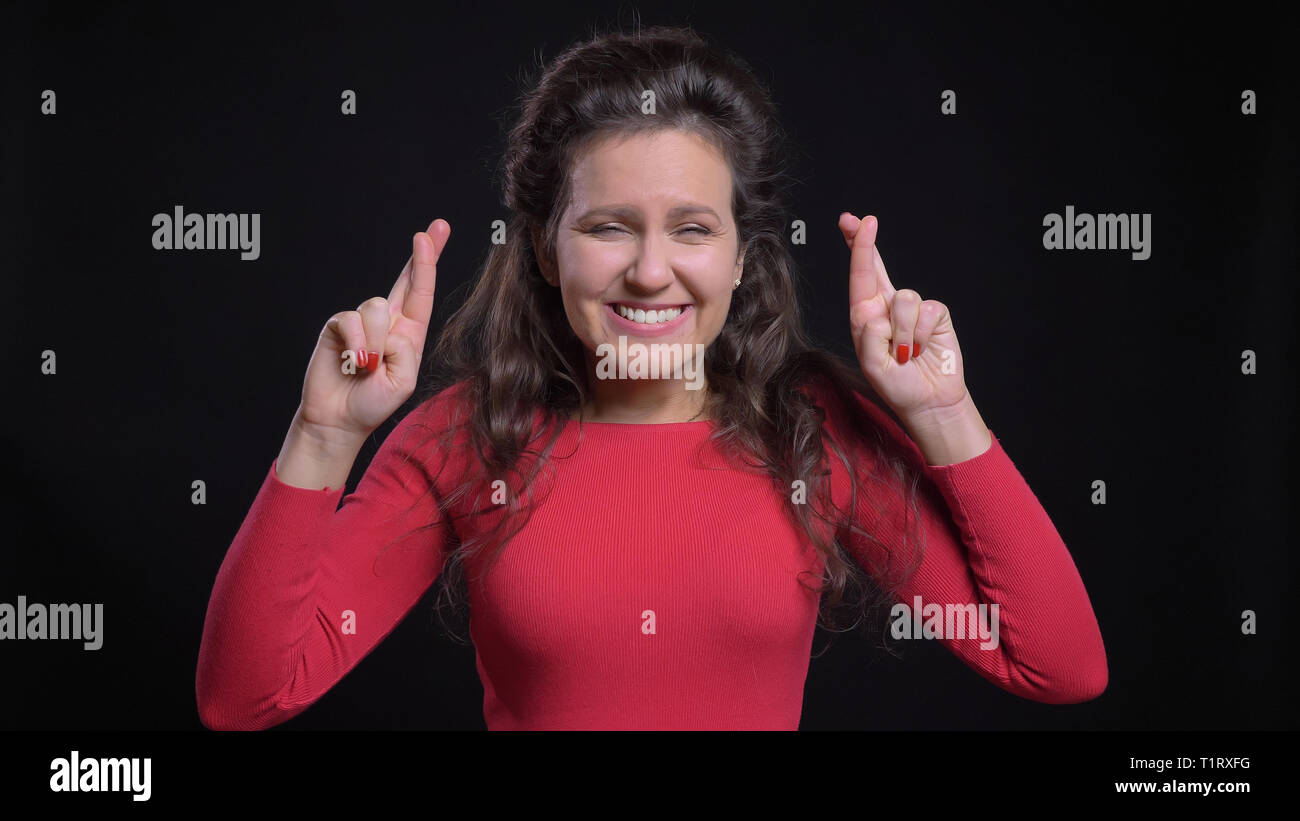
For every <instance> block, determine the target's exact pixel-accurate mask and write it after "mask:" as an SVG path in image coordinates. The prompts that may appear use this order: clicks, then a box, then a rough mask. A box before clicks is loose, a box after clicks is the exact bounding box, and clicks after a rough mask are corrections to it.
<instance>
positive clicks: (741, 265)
mask: <svg viewBox="0 0 1300 821" xmlns="http://www.w3.org/2000/svg"><path fill="white" fill-rule="evenodd" d="M744 271H745V249H744V248H741V249H740V255H739V256H738V257H736V273H735V278H736V279H740V277H741V274H743V273H744Z"/></svg>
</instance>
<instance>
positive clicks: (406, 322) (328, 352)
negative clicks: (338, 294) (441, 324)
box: [295, 219, 451, 447]
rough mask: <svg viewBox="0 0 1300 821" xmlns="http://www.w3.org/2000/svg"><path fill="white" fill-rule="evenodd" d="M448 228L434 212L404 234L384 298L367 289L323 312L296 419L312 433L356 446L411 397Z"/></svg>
mask: <svg viewBox="0 0 1300 821" xmlns="http://www.w3.org/2000/svg"><path fill="white" fill-rule="evenodd" d="M450 236H451V225H449V224H448V223H447V221H446V220H443V219H435V220H434V221H433V222H432V223H430V224H429V229H428V231H427V232H425V231H421V232H419V233H417V234H416V235H415V236H414V237H412V238H411V258H410V259H409V260H407V262H406V267H405V268H403V269H402V273H401V274H400V275H399V276H398V277H397V282H396V283H394V285H393V289H392V291H391V292H390V293H389V295H388V299H384V298H383V297H380V296H377V297H372V298H371V299H368V300H366V301H365V302H363V303H361V304H360V305H358V306H357V309H356V310H355V311H340V312H339V313H337V314H335V315H334V316H332V317H330V318H329V321H328V322H326V323H325V328H324V330H322V331H321V334H320V339H319V340H318V341H317V343H316V350H315V351H314V352H313V353H312V357H311V362H310V364H308V366H307V376H306V379H305V380H304V381H303V387H302V404H301V405H300V406H299V408H298V414H297V418H296V419H295V424H296V425H298V426H300V427H301V428H303V429H304V430H305V431H306V432H308V433H310V434H312V436H313V437H314V438H317V439H320V440H323V441H328V442H333V443H336V444H341V445H343V446H345V447H347V446H356V447H360V444H361V443H362V442H364V441H365V439H366V437H368V436H369V435H370V434H371V433H372V432H373V431H374V430H375V429H376V428H378V427H379V426H380V425H381V424H383V423H384V420H386V419H387V418H388V417H389V416H391V415H392V414H393V412H394V411H396V410H397V409H398V408H399V407H401V406H402V403H403V402H405V401H406V400H407V399H409V398H410V397H411V394H412V393H414V392H415V385H416V379H417V376H418V374H419V369H420V359H421V357H422V356H423V355H424V340H425V336H426V334H427V332H428V330H429V317H430V316H431V315H432V314H433V289H434V284H435V283H436V281H437V275H438V268H437V263H438V258H439V257H440V256H441V255H442V249H443V248H445V247H446V245H447V238H448V237H450ZM362 351H364V352H365V353H364V354H363V353H362Z"/></svg>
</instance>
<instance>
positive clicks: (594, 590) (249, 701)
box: [196, 386, 1107, 730]
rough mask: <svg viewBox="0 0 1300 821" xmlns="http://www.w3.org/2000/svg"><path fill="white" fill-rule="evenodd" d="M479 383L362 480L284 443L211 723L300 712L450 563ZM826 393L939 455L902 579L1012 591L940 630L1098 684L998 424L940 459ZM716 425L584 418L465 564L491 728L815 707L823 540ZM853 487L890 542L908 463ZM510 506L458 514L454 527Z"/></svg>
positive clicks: (225, 725) (1078, 622)
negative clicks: (455, 427) (287, 453)
mask: <svg viewBox="0 0 1300 821" xmlns="http://www.w3.org/2000/svg"><path fill="white" fill-rule="evenodd" d="M458 387H459V386H457V387H456V388H452V389H450V390H448V391H444V392H443V393H442V394H440V395H439V396H437V397H434V398H433V399H430V400H429V401H427V402H425V403H423V404H422V405H420V406H419V407H418V408H416V409H415V410H414V411H412V412H411V413H410V414H409V415H408V416H407V417H405V418H404V419H403V420H402V421H401V422H400V423H399V424H398V425H397V427H396V428H395V429H394V430H393V432H392V433H391V434H390V435H389V436H388V438H387V439H386V440H385V442H384V443H383V445H382V446H381V447H380V449H379V451H378V453H377V454H376V455H375V457H374V459H373V460H372V462H371V464H370V466H369V467H368V469H367V470H366V472H365V474H364V476H363V477H362V479H361V481H360V482H359V483H358V485H357V488H356V490H355V491H354V492H352V493H351V494H349V495H347V496H346V497H343V489H341V488H339V489H332V490H331V489H326V490H308V489H303V488H296V487H291V486H289V485H286V484H284V483H283V482H281V481H280V480H279V479H278V477H277V475H276V472H275V464H274V462H273V463H272V465H271V466H270V469H269V470H268V472H267V475H266V478H265V480H264V481H263V484H262V486H261V489H260V491H259V492H258V494H257V497H256V498H255V499H254V501H253V504H252V508H251V510H250V511H249V513H248V516H247V518H246V519H245V521H244V523H243V526H242V527H241V528H240V530H239V532H238V534H237V535H236V537H235V539H234V542H233V544H232V545H231V547H230V550H229V551H228V553H227V555H226V558H225V561H224V562H223V564H222V566H221V569H220V572H219V574H218V576H217V580H216V584H215V587H214V589H213V592H212V598H211V601H210V603H209V606H208V612H207V618H206V621H205V624H204V630H203V642H202V646H201V648H200V656H199V663H198V671H197V677H196V693H197V697H198V708H199V716H200V719H201V720H202V722H203V724H204V725H205V726H207V727H209V728H212V729H261V728H265V727H270V726H272V725H275V724H278V723H280V722H283V721H286V720H287V719H289V718H291V717H293V716H295V715H297V714H298V713H300V712H302V711H303V710H305V709H306V708H307V707H308V706H309V705H311V704H312V703H313V702H315V701H316V700H317V699H318V698H320V697H321V695H322V694H324V693H325V691H327V690H328V689H329V688H330V687H332V686H333V685H334V684H335V683H337V682H338V681H339V680H340V679H341V678H342V677H343V676H344V675H346V674H347V673H348V672H349V671H350V670H352V668H354V667H355V666H356V665H357V663H358V662H360V661H361V659H362V658H364V657H365V656H366V654H367V653H369V652H370V651H371V650H372V649H373V648H374V647H375V646H376V645H377V644H378V643H379V642H380V641H382V640H383V639H384V637H385V636H387V635H388V634H389V633H390V632H392V630H393V629H394V628H395V627H396V626H397V624H398V623H399V622H400V621H401V619H402V618H404V617H405V616H406V615H407V613H409V612H410V611H411V609H412V608H413V607H414V605H415V604H416V602H417V601H418V600H419V599H420V597H421V596H422V595H423V594H424V593H425V592H426V591H427V590H428V589H429V587H430V585H431V584H432V583H433V582H434V581H435V579H436V578H437V576H438V574H439V572H440V571H441V568H442V562H443V558H444V556H445V553H446V551H445V548H446V546H447V544H448V541H449V538H448V529H447V527H445V526H443V525H437V526H434V527H432V528H428V527H425V526H427V525H429V524H431V523H435V522H438V521H439V518H440V516H439V513H438V510H437V507H436V504H435V501H434V494H439V495H441V496H442V497H443V498H445V497H446V494H448V493H449V492H450V489H451V483H452V480H453V479H456V478H460V476H461V471H462V470H463V469H464V468H465V467H466V466H467V465H469V464H470V462H469V461H468V459H467V457H465V456H464V455H457V453H459V450H458V449H454V448H453V449H452V450H453V451H455V452H453V453H452V454H450V455H448V454H446V453H438V454H437V455H431V454H433V453H434V451H433V449H432V446H431V445H430V444H428V443H427V442H426V440H427V438H428V436H429V434H430V433H431V432H436V431H438V430H440V429H444V428H445V426H446V424H447V418H448V412H449V408H450V407H451V403H452V401H453V398H454V397H456V396H458V395H459V391H458ZM825 406H826V407H827V410H828V411H829V413H830V417H829V418H828V420H827V422H826V427H827V429H828V432H829V433H831V434H832V435H834V436H836V438H837V440H838V441H842V442H843V441H846V439H845V438H844V437H845V436H846V434H844V429H845V425H844V421H843V416H842V414H843V413H844V412H853V413H859V414H864V415H865V416H867V417H869V419H870V420H871V421H872V422H874V423H875V424H876V425H877V426H878V427H879V429H880V430H882V431H883V433H884V435H885V436H886V438H887V439H890V440H893V441H894V442H896V443H898V445H899V446H900V447H901V448H902V449H903V452H904V453H906V454H907V458H908V459H910V460H911V461H912V463H913V464H914V465H915V466H916V467H917V468H918V469H919V470H920V471H921V472H922V473H923V477H922V480H921V485H920V495H919V497H918V504H919V512H920V516H921V523H922V525H923V528H924V534H925V540H924V543H925V550H924V554H923V560H922V561H921V563H920V565H919V567H918V569H917V570H916V572H915V574H914V575H913V576H912V577H911V580H910V581H909V582H908V583H907V584H906V585H905V586H904V588H903V589H902V590H901V592H900V594H899V595H898V596H897V598H898V600H900V601H902V602H904V603H906V604H908V605H909V606H911V605H912V604H913V603H914V602H915V597H917V596H919V597H920V599H921V601H922V602H923V603H924V604H931V603H936V604H938V605H940V606H944V605H949V604H966V603H971V604H980V603H984V604H993V603H996V604H998V605H999V608H998V621H999V625H998V643H997V646H996V647H995V648H992V649H983V648H981V646H980V644H981V640H980V639H979V638H978V637H971V638H964V639H962V638H938V639H936V640H938V641H940V642H941V643H942V644H944V646H946V647H948V648H949V649H950V650H951V651H952V652H953V653H955V654H956V655H957V657H958V658H960V659H961V660H962V661H963V662H965V663H966V664H968V665H970V667H972V668H973V669H974V670H976V671H977V672H978V673H979V674H980V675H982V676H984V677H985V678H987V679H988V680H990V681H992V682H993V683H994V684H996V685H998V686H999V687H1001V688H1003V689H1005V690H1007V691H1009V692H1011V693H1014V694H1016V695H1019V696H1023V697H1025V698H1029V699H1033V700H1036V701H1043V702H1049V703H1072V702H1078V701H1084V700H1087V699H1091V698H1094V697H1096V696H1097V695H1098V694H1100V693H1101V691H1102V690H1104V689H1105V686H1106V681H1107V667H1106V656H1105V650H1104V647H1103V644H1102V639H1101V633H1100V630H1099V629H1098V625H1097V622H1096V618H1095V616H1094V615H1093V611H1092V605H1091V603H1090V601H1089V599H1088V595H1087V592H1086V591H1085V589H1084V585H1083V582H1082V580H1081V579H1080V577H1079V574H1078V572H1077V570H1076V568H1075V566H1074V562H1073V561H1072V559H1071V557H1070V554H1069V552H1068V551H1067V549H1066V547H1065V545H1064V543H1063V542H1062V541H1061V538H1060V536H1059V535H1058V533H1057V532H1056V529H1055V527H1054V526H1053V525H1052V522H1051V520H1050V519H1049V518H1048V515H1047V513H1046V512H1044V510H1043V508H1042V506H1041V505H1040V504H1039V502H1038V500H1037V498H1036V497H1035V496H1034V494H1033V493H1032V491H1031V490H1030V488H1029V487H1028V485H1027V484H1026V483H1025V481H1024V479H1023V478H1022V477H1021V475H1020V473H1019V472H1018V471H1017V469H1016V468H1015V466H1014V465H1013V464H1012V462H1011V460H1010V458H1009V457H1008V456H1007V454H1006V453H1005V452H1004V451H1003V450H1002V447H1001V444H1000V443H999V442H998V440H997V437H996V436H995V437H993V444H992V446H991V447H990V448H989V449H988V450H987V451H985V452H984V453H983V454H981V455H979V456H976V457H974V458H971V459H968V460H966V461H964V462H960V463H958V464H955V465H946V466H930V465H926V464H925V461H924V458H923V457H922V455H921V452H920V450H919V449H918V448H917V447H916V445H915V444H914V443H913V442H912V441H911V440H910V439H909V438H908V437H907V436H906V434H905V433H904V432H903V431H902V430H901V429H900V428H899V427H898V425H896V424H895V423H894V422H893V420H892V419H891V418H890V417H888V416H887V415H886V414H885V413H884V412H883V411H881V410H880V408H879V407H877V406H876V405H874V404H873V403H871V402H870V401H868V400H866V399H864V398H860V405H859V407H857V408H856V409H853V410H851V411H845V409H843V408H835V407H834V406H833V405H831V404H830V403H825ZM712 431H713V423H711V422H707V421H705V422H686V423H677V424H663V425H636V424H610V423H604V424H599V423H590V422H588V423H585V424H583V425H582V426H581V429H579V426H578V424H577V423H576V422H571V423H568V424H567V425H566V426H565V428H564V430H563V432H562V433H561V435H560V439H559V440H558V441H557V443H556V446H555V448H554V454H553V455H554V461H553V471H552V472H551V473H550V474H548V478H546V479H545V480H543V481H542V484H543V485H544V488H542V489H543V490H544V491H545V498H544V500H543V501H542V502H541V503H540V504H539V505H538V507H537V509H536V510H535V511H534V512H533V514H532V516H531V518H530V519H529V521H528V523H527V525H526V526H525V527H524V528H523V529H522V530H521V531H520V532H519V533H518V534H517V535H515V536H514V537H513V538H512V539H511V540H510V541H509V543H508V544H507V545H506V547H505V550H504V552H503V553H502V554H501V558H500V560H499V562H498V564H497V565H496V567H495V568H494V569H493V571H492V573H491V574H490V575H489V576H487V577H486V578H484V579H482V584H481V585H480V584H470V585H469V587H468V589H469V593H470V603H471V609H472V618H471V622H470V635H471V638H472V639H473V642H474V645H475V648H476V652H477V667H478V673H479V677H480V679H481V681H482V683H483V690H484V699H483V713H484V718H485V720H486V722H487V726H488V728H489V729H493V730H517V729H560V728H567V729H785V730H793V729H797V728H798V726H799V717H800V713H801V709H802V703H803V687H804V681H805V678H806V676H807V672H808V665H809V660H810V652H811V644H812V638H813V633H814V627H815V623H816V616H817V605H818V599H817V596H816V595H815V594H813V593H811V592H810V591H808V590H807V589H806V586H815V584H816V583H817V582H818V581H819V580H820V576H821V569H822V565H821V562H820V559H819V558H818V554H817V552H816V551H815V550H814V549H813V548H812V547H811V544H810V543H809V541H808V539H807V537H806V536H805V535H804V532H803V531H802V529H800V528H798V527H797V526H796V524H795V523H794V522H793V521H792V520H791V519H790V517H789V516H788V515H787V514H786V512H785V505H784V499H783V496H782V494H781V493H780V492H778V490H777V489H776V487H775V486H774V484H773V482H772V481H771V480H770V479H769V478H768V477H767V475H766V474H763V473H759V472H757V471H750V470H745V469H742V468H739V467H737V466H736V465H735V464H734V461H733V462H730V463H729V462H728V461H727V460H726V459H725V458H724V457H723V456H722V454H721V453H720V452H719V451H718V449H717V448H716V447H715V446H714V445H713V443H712V442H711V441H710V439H709V436H710V434H711V432H712ZM847 443H848V445H849V447H850V455H851V459H852V460H865V459H868V458H869V456H868V454H869V453H870V451H869V449H867V448H866V443H865V442H862V441H860V440H854V439H852V438H849V439H848V440H847ZM444 450H445V449H444ZM852 463H853V464H858V463H857V462H856V461H853V462H852ZM438 467H444V468H450V469H444V470H442V471H439V470H437V468H438ZM830 467H831V470H832V487H833V488H834V491H833V495H834V498H835V500H836V501H837V503H840V504H842V505H847V503H848V502H849V501H850V499H849V494H848V488H849V484H848V482H849V478H848V475H847V472H846V471H845V470H844V468H843V464H842V463H841V462H840V461H839V460H838V459H835V458H832V459H831V460H830ZM863 467H867V468H870V467H872V466H870V465H864V466H863ZM879 467H880V470H879V471H878V473H880V475H883V476H886V477H890V476H892V474H891V473H890V472H889V471H888V469H887V467H885V466H879ZM433 477H437V478H436V479H435V478H433ZM895 482H896V480H895ZM431 485H432V487H431ZM535 489H536V488H535ZM426 491H431V492H426ZM792 492H793V491H792ZM341 497H342V506H341V507H340V506H339V501H340V498H341ZM413 502H414V504H412V503H413ZM856 510H857V513H856V516H855V523H856V525H857V527H858V528H860V529H861V530H862V531H865V532H866V533H868V534H871V537H874V539H875V540H877V541H875V542H873V541H872V539H871V538H870V537H867V536H864V535H862V534H857V535H850V534H849V533H848V532H843V533H842V534H841V535H842V536H843V537H844V539H845V541H846V546H847V547H848V549H849V551H850V553H851V554H852V555H853V556H854V557H855V558H856V559H857V560H859V562H860V563H861V564H862V566H864V567H866V568H868V569H869V570H871V569H872V568H879V567H882V566H883V565H882V559H883V558H884V556H885V554H884V552H883V551H884V550H886V549H887V550H893V551H898V550H900V549H901V546H902V542H901V539H902V533H903V528H904V525H905V524H906V520H905V508H904V507H903V496H902V491H901V488H899V487H898V486H897V484H895V486H894V487H892V488H890V487H889V486H888V485H887V484H881V483H872V482H862V481H860V482H859V487H858V492H857V506H856ZM490 521H492V520H490V519H488V518H487V517H479V518H478V519H458V520H457V521H456V523H455V527H456V528H457V531H456V533H457V535H459V536H460V537H461V538H462V539H464V538H467V537H468V536H470V535H472V534H471V533H470V532H467V531H466V528H475V527H482V526H484V525H485V524H487V523H489V522H490ZM476 523H477V524H476ZM912 524H913V525H915V520H913V522H912ZM421 527H425V529H422V530H418V531H417V532H416V533H415V534H414V535H409V536H407V537H406V538H403V536H404V535H405V534H408V533H410V532H411V531H413V530H415V529H417V528H421ZM395 540H396V541H395ZM390 543H392V544H391V545H390ZM385 546H389V547H388V549H387V550H384V547H385ZM486 556H487V554H481V555H480V556H479V557H477V558H476V559H474V560H472V561H470V562H469V563H467V565H466V568H465V569H466V571H467V576H471V577H472V576H474V575H476V574H477V573H478V571H480V570H481V569H482V568H483V567H484V566H485V561H486ZM872 572H873V573H874V572H875V571H872ZM800 573H803V574H804V584H802V585H801V584H800V580H799V574H800ZM348 611H350V614H349V613H348ZM349 615H350V617H351V618H350V619H349V618H348V616H349Z"/></svg>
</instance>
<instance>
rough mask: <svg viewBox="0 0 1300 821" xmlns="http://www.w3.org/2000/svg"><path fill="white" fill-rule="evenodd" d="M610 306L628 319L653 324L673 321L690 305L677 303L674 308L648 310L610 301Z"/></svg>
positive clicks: (641, 323)
mask: <svg viewBox="0 0 1300 821" xmlns="http://www.w3.org/2000/svg"><path fill="white" fill-rule="evenodd" d="M610 307H612V308H613V309H614V312H615V313H617V314H618V315H619V316H621V317H623V318H624V319H626V320H629V321H631V322H635V323H637V324H638V325H646V326H651V325H659V324H661V323H666V322H672V321H673V320H674V319H676V318H677V317H679V316H681V315H682V311H684V310H686V309H687V308H688V307H689V306H687V305H677V306H674V307H672V308H660V309H658V310H654V309H651V310H646V309H645V308H638V307H635V306H629V305H623V304H621V303H618V302H612V303H610Z"/></svg>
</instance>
